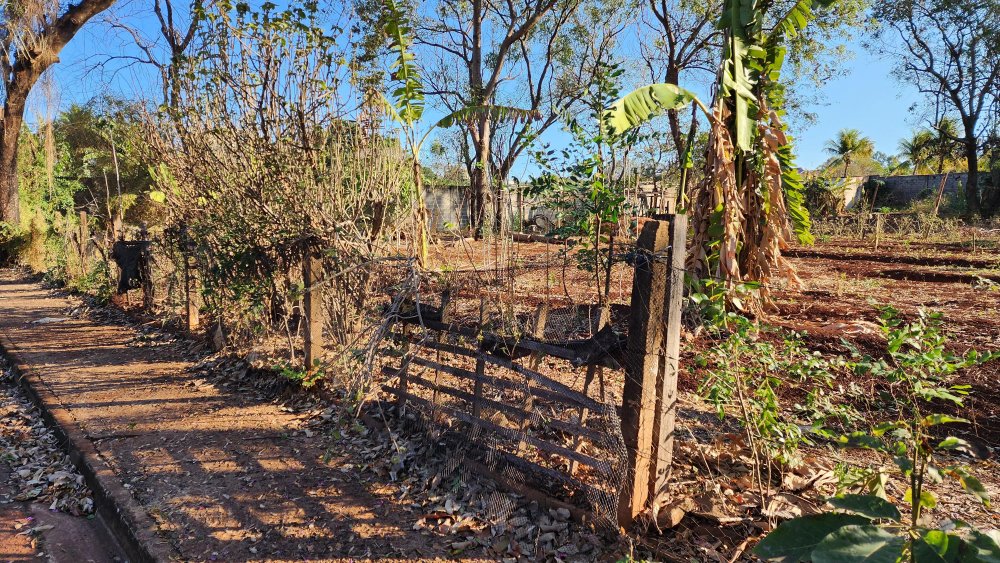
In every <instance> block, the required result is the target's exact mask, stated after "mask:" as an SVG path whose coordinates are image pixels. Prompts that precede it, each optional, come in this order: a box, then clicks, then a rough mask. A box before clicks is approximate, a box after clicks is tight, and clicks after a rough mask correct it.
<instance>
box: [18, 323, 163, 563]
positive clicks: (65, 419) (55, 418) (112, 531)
mask: <svg viewBox="0 0 1000 563" xmlns="http://www.w3.org/2000/svg"><path fill="white" fill-rule="evenodd" d="M17 349H18V347H17V345H16V344H15V343H14V342H13V341H12V340H11V339H10V337H9V336H8V335H7V334H6V333H3V332H0V354H2V355H3V356H4V357H6V359H7V361H8V363H9V364H10V369H11V370H12V372H13V374H14V376H15V379H16V381H17V382H18V384H19V385H20V387H21V389H23V390H24V392H25V394H26V395H27V396H28V398H29V399H30V400H31V402H32V403H34V404H35V406H37V407H38V410H39V411H40V413H41V415H42V419H43V420H44V421H45V423H46V424H47V425H48V426H49V427H50V428H51V429H52V430H53V432H54V433H55V434H56V437H57V438H59V440H60V442H61V443H62V445H63V446H64V447H65V448H66V451H67V453H68V454H69V458H70V460H71V461H72V462H73V465H75V466H76V468H77V470H78V471H79V472H80V474H81V475H83V478H84V481H85V482H86V483H87V486H88V487H90V490H91V491H92V492H93V493H94V505H95V506H96V507H97V518H98V520H100V522H101V523H102V525H103V527H104V528H105V529H106V530H107V532H108V534H109V535H110V536H111V538H112V539H114V540H115V541H117V543H118V545H119V547H121V549H122V551H123V552H124V553H125V555H126V556H127V557H128V558H129V560H130V561H132V562H133V563H136V562H143V563H145V562H155V561H170V560H172V559H176V558H177V556H176V555H175V554H174V553H173V551H172V549H171V547H170V545H169V544H167V543H166V542H165V541H164V540H162V539H161V538H159V537H157V535H156V531H155V530H156V526H155V524H154V523H153V519H152V518H150V516H149V514H147V513H146V511H145V510H143V509H142V507H140V506H139V503H137V502H136V501H135V499H133V498H132V495H131V494H129V492H128V491H127V490H126V489H125V487H124V486H123V485H122V483H121V482H120V481H119V480H118V477H117V476H116V475H115V473H114V471H112V470H111V468H110V467H109V466H108V464H107V463H106V462H105V461H104V459H102V458H101V456H100V454H99V453H98V452H97V449H96V448H94V444H93V443H91V441H90V440H89V439H87V437H86V435H85V434H84V433H83V431H82V430H81V429H80V426H79V425H77V424H76V420H75V419H74V417H73V414H72V413H71V412H70V411H69V410H68V409H66V408H64V407H63V406H62V403H61V402H60V401H59V398H58V397H57V396H56V395H55V394H53V393H52V392H51V391H50V390H49V389H48V387H47V386H46V385H45V383H44V381H42V379H41V377H39V375H38V374H36V373H35V372H34V371H33V370H32V368H31V364H30V363H29V362H27V361H25V360H24V359H23V358H21V356H20V355H19V354H18V353H17V351H16V350H17Z"/></svg>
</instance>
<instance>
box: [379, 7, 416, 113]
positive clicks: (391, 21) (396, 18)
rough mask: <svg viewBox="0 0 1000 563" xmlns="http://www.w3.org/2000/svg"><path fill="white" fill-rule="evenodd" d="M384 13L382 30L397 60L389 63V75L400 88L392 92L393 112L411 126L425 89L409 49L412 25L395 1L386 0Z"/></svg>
mask: <svg viewBox="0 0 1000 563" xmlns="http://www.w3.org/2000/svg"><path fill="white" fill-rule="evenodd" d="M385 8H386V12H387V16H386V21H385V33H386V35H387V36H388V37H389V48H390V49H391V50H392V52H393V53H394V54H395V55H396V59H395V60H394V61H392V63H391V64H390V65H389V69H390V71H391V76H390V78H391V79H392V80H393V81H394V82H395V83H397V84H399V87H398V88H396V89H395V90H394V91H393V94H392V95H393V97H394V98H395V100H394V103H393V104H392V105H393V106H395V109H396V114H397V115H398V116H399V121H401V122H403V123H405V124H407V125H413V124H414V123H416V122H417V121H420V116H421V115H423V113H424V91H423V90H424V88H423V83H422V82H421V81H420V73H419V71H418V70H417V67H416V65H414V64H413V61H414V60H415V59H416V57H415V56H414V54H413V52H412V51H410V46H411V44H412V42H413V40H412V37H411V36H412V27H411V26H410V20H409V18H408V17H407V15H406V12H405V11H404V9H403V7H402V6H400V5H399V4H398V3H397V2H396V0H386V1H385Z"/></svg>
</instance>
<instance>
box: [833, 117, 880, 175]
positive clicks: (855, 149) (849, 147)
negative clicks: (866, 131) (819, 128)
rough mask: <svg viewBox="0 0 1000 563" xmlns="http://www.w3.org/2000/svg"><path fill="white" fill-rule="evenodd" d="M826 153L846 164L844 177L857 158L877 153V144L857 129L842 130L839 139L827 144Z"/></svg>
mask: <svg viewBox="0 0 1000 563" xmlns="http://www.w3.org/2000/svg"><path fill="white" fill-rule="evenodd" d="M826 152H828V153H830V154H832V155H833V156H834V157H836V158H835V161H837V162H843V163H844V177H845V178H846V177H847V168H848V167H849V166H850V165H851V162H852V161H853V160H854V159H855V158H865V157H870V156H871V155H872V153H874V152H875V144H874V143H872V140H871V139H869V138H868V137H864V136H862V135H861V131H858V130H857V129H841V130H840V132H839V133H837V138H836V139H833V140H832V141H827V142H826Z"/></svg>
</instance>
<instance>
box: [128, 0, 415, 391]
mask: <svg viewBox="0 0 1000 563" xmlns="http://www.w3.org/2000/svg"><path fill="white" fill-rule="evenodd" d="M206 9H207V10H208V13H207V19H206V24H205V25H204V26H203V28H202V31H201V36H200V37H199V41H200V42H199V47H198V49H197V50H196V51H195V53H194V54H193V55H192V57H191V58H190V60H189V61H188V63H187V64H188V67H187V68H186V69H185V70H184V72H181V73H179V75H180V80H181V83H180V84H179V91H180V92H181V93H182V95H181V97H180V102H179V104H178V106H177V107H174V108H170V109H168V110H166V111H163V112H160V114H158V115H157V116H150V120H149V130H148V135H149V137H150V139H151V141H150V145H151V147H152V150H153V153H154V154H153V159H154V161H158V162H160V163H162V164H160V166H159V168H158V169H157V171H156V174H155V176H156V180H157V184H158V185H159V188H160V189H161V190H162V194H154V196H155V197H157V198H160V197H162V198H163V199H165V204H166V207H167V212H168V215H169V221H170V223H171V225H172V232H174V233H175V234H181V233H182V231H183V236H181V237H178V239H181V238H183V239H184V241H183V242H184V244H185V246H186V247H187V248H189V249H190V250H189V252H190V253H191V254H193V256H194V259H195V264H196V268H197V273H198V276H199V277H200V282H201V285H202V294H203V297H204V299H205V306H206V308H207V309H208V311H209V313H210V315H212V316H213V317H215V318H216V319H218V320H220V321H221V322H222V324H223V326H224V327H225V331H226V333H227V337H228V338H229V340H230V342H232V341H238V342H254V341H260V339H261V338H263V337H267V336H272V337H273V336H280V337H282V338H283V339H284V341H285V342H286V343H287V351H288V352H289V354H290V355H291V357H292V358H294V357H295V356H296V354H295V349H296V347H297V342H298V335H299V334H300V332H301V329H302V326H301V325H302V323H301V322H300V320H301V316H302V315H301V306H300V300H301V296H302V290H303V287H302V281H301V280H302V277H301V263H302V257H303V256H304V253H305V252H306V251H307V250H306V249H307V248H308V249H309V251H310V252H317V253H319V254H320V255H321V256H322V258H323V264H324V270H325V280H324V282H322V285H323V289H324V292H325V295H326V298H325V305H326V307H325V310H326V317H327V318H326V329H327V333H328V340H329V341H332V345H331V346H330V347H329V350H328V352H329V353H328V356H327V357H328V358H333V359H334V361H335V362H338V363H341V362H343V363H344V364H353V362H354V360H353V358H357V357H358V355H357V354H353V352H356V351H358V350H360V349H363V348H364V347H365V346H366V343H367V338H368V337H367V335H368V332H369V331H370V329H371V328H372V327H373V326H376V325H378V324H379V321H380V318H381V316H380V311H379V306H380V305H381V304H382V301H381V300H380V299H378V298H377V297H378V295H377V291H378V289H379V288H380V287H381V285H380V284H383V283H384V284H388V283H391V282H392V281H394V280H395V279H398V278H399V276H395V277H394V276H393V275H390V274H388V273H386V272H385V271H380V273H379V275H378V276H377V277H374V278H373V272H375V271H379V269H378V268H377V267H376V264H379V263H380V262H384V261H385V260H386V259H388V258H391V256H390V251H389V249H388V248H387V245H386V244H385V238H386V233H387V230H388V229H389V227H391V226H393V225H394V224H395V223H396V221H397V219H398V218H399V217H400V216H401V214H402V213H403V212H404V211H405V210H406V209H408V206H409V199H408V189H407V188H408V186H407V184H406V183H405V182H404V173H405V171H406V170H408V168H407V166H406V163H405V160H404V155H403V153H402V152H401V151H400V149H399V146H398V143H396V142H395V141H393V140H390V139H389V137H388V136H387V135H386V134H385V133H384V132H383V131H382V130H381V123H382V122H383V120H382V119H381V116H380V115H379V112H378V111H377V108H378V105H377V104H375V103H372V101H371V99H370V96H365V95H364V93H363V92H359V91H357V89H356V88H355V87H354V86H353V85H354V84H358V83H359V81H356V80H355V78H356V76H354V74H353V72H354V71H353V69H352V68H351V67H350V66H349V65H348V64H347V63H346V62H345V61H349V60H351V57H350V52H349V42H348V41H347V40H346V37H344V36H342V35H339V34H338V32H337V31H336V30H337V27H336V25H335V24H336V21H334V20H336V19H337V18H338V17H341V16H342V14H336V13H319V12H305V13H303V12H302V11H300V10H298V9H296V10H295V11H294V12H288V13H285V12H239V11H225V10H224V9H223V8H219V7H217V6H216V7H213V8H206ZM306 10H307V9H306ZM330 29H333V30H334V31H333V33H332V35H333V36H331V32H330V31H329V30H330ZM182 227H183V229H182ZM179 242H180V241H179ZM404 263H405V262H404ZM390 270H392V269H390ZM392 271H400V270H398V269H397V270H392ZM336 367H337V368H339V369H336V370H332V369H331V370H328V371H336V372H338V373H352V372H353V368H354V367H356V366H354V365H338V366H336Z"/></svg>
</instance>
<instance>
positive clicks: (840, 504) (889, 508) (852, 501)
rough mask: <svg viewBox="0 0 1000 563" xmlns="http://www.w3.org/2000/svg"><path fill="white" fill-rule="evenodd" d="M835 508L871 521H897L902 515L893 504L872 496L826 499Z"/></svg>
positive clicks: (842, 496) (846, 496) (845, 496)
mask: <svg viewBox="0 0 1000 563" xmlns="http://www.w3.org/2000/svg"><path fill="white" fill-rule="evenodd" d="M827 502H829V503H830V504H832V505H833V506H834V507H835V508H839V509H840V510H846V511H848V512H853V513H855V514H860V515H862V516H866V517H868V518H873V519H880V518H881V519H888V520H895V521H897V522H898V521H899V520H900V519H901V518H902V515H901V514H900V513H899V509H898V508H896V506H895V505H894V504H892V503H891V502H889V501H887V500H885V499H884V498H879V497H876V496H873V495H841V496H838V497H833V498H831V499H827Z"/></svg>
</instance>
